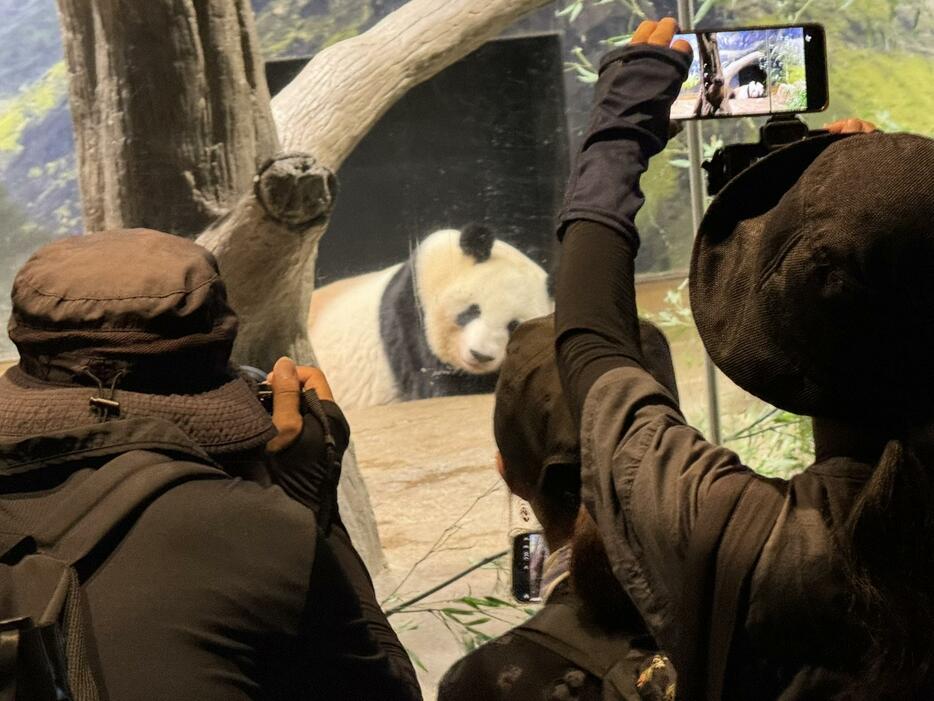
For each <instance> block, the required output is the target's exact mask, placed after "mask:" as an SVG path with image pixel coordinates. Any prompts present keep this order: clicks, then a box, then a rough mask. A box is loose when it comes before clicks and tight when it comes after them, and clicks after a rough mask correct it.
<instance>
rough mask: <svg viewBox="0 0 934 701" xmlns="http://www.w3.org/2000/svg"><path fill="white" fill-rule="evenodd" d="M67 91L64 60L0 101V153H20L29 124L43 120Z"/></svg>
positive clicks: (63, 97) (58, 103)
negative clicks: (17, 92) (14, 93)
mask: <svg viewBox="0 0 934 701" xmlns="http://www.w3.org/2000/svg"><path fill="white" fill-rule="evenodd" d="M67 94H68V83H67V72H66V70H65V63H64V61H59V62H58V63H56V64H55V65H54V66H52V67H51V68H50V69H49V70H48V71H46V73H45V75H43V76H42V78H41V79H40V80H39V81H38V82H36V83H34V84H32V85H31V86H29V88H27V89H26V90H24V91H23V92H21V93H19V94H18V95H17V96H16V97H13V98H9V99H7V100H4V101H3V102H0V152H8V153H9V152H17V151H19V150H20V149H21V148H22V144H21V143H20V137H21V136H22V134H23V131H25V129H26V127H27V126H29V124H30V123H32V122H34V121H38V120H41V119H42V118H43V117H45V116H46V115H47V114H48V113H49V112H50V111H51V110H52V109H53V108H55V107H57V106H58V105H60V104H61V103H62V101H63V100H64V99H65V97H66V96H67Z"/></svg>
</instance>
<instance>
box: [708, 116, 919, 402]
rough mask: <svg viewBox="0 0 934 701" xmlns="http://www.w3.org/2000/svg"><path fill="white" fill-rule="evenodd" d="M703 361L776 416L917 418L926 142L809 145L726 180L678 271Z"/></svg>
mask: <svg viewBox="0 0 934 701" xmlns="http://www.w3.org/2000/svg"><path fill="white" fill-rule="evenodd" d="M690 290H691V306H692V308H693V311H694V318H695V320H696V322H697V328H698V331H699V332H700V336H701V338H702V339H703V341H704V345H705V346H706V347H707V351H708V352H709V354H710V356H711V358H712V359H713V361H714V363H716V365H717V366H718V367H719V368H720V369H721V370H722V371H723V372H724V373H725V374H726V375H727V376H728V377H729V378H730V379H732V380H733V381H734V382H735V383H736V384H738V385H739V386H740V387H742V388H744V389H745V390H747V391H748V392H751V393H752V394H754V395H756V396H758V397H761V398H762V399H764V400H765V401H767V402H770V403H772V404H774V405H776V406H779V407H781V408H783V409H787V410H789V411H793V412H796V413H798V414H806V415H811V416H828V417H837V418H845V419H846V418H848V419H855V418H859V417H860V416H863V417H865V416H866V415H867V414H868V415H871V416H876V415H879V414H881V415H887V416H889V417H891V418H892V419H894V420H895V421H898V420H900V419H902V418H905V417H915V418H917V417H918V416H921V417H923V418H927V417H929V416H930V413H931V407H932V401H934V393H932V390H934V362H932V360H931V355H932V351H934V141H932V140H931V139H928V138H925V137H922V136H915V135H911V134H881V133H875V134H861V135H854V136H846V137H840V136H822V137H816V138H812V139H808V140H805V141H802V142H800V143H797V144H794V145H792V146H788V147H786V148H783V149H781V150H779V151H776V152H775V153H773V154H771V155H770V156H768V157H766V158H764V159H762V160H761V161H759V162H757V163H756V164H755V165H753V166H752V167H751V168H749V169H748V170H746V171H745V172H743V173H742V174H740V175H739V176H738V177H736V178H734V179H733V180H732V181H731V182H730V183H729V184H728V185H727V186H726V188H724V190H723V191H722V192H721V193H720V195H719V196H718V197H717V198H716V200H714V202H713V203H712V204H711V205H710V209H709V210H708V212H707V215H706V216H705V217H704V220H703V222H702V223H701V226H700V231H699V233H698V237H697V240H696V242H695V245H694V254H693V259H692V261H691V280H690Z"/></svg>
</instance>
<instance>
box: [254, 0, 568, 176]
mask: <svg viewBox="0 0 934 701" xmlns="http://www.w3.org/2000/svg"><path fill="white" fill-rule="evenodd" d="M551 2H552V0H410V2H408V3H406V4H405V5H403V6H402V7H401V8H399V9H398V10H396V11H395V12H393V13H392V14H390V15H388V16H387V17H386V18H384V19H383V20H382V21H381V22H379V23H378V24H376V25H375V26H374V27H373V28H372V29H370V30H369V31H367V32H365V33H364V34H361V35H360V36H357V37H353V38H351V39H346V40H344V41H342V42H339V43H337V44H334V45H333V46H329V47H328V48H326V49H324V50H323V51H322V52H320V53H319V54H318V55H316V56H315V57H314V58H313V59H312V60H311V62H310V63H309V64H308V65H307V66H306V67H305V68H304V70H303V71H302V72H301V73H300V74H299V75H298V76H297V77H296V78H295V80H293V81H292V82H291V83H289V85H288V86H286V88H285V89H284V90H282V92H280V93H279V94H278V95H277V96H276V97H275V98H274V99H273V102H272V110H273V116H274V117H275V120H276V126H277V127H278V129H279V137H280V139H281V141H282V145H283V148H286V149H288V150H290V151H307V152H309V153H312V154H314V156H315V158H316V159H317V160H318V162H319V163H321V164H322V165H324V166H326V167H327V168H330V169H331V170H334V171H336V170H337V169H338V168H339V167H340V165H341V163H343V161H344V159H345V158H347V156H348V155H350V152H351V151H353V149H354V147H355V146H356V145H357V144H358V143H359V142H360V139H362V138H363V137H364V136H365V135H366V133H367V132H368V131H369V130H370V129H371V127H372V126H373V125H374V124H375V123H376V122H377V121H378V120H379V118H380V117H382V116H383V114H384V113H385V112H386V110H388V109H389V108H390V107H391V106H392V105H393V104H394V103H395V102H396V101H397V100H398V99H399V98H400V97H401V96H402V95H404V94H405V93H406V92H407V91H408V90H409V89H410V88H412V87H413V86H415V85H418V84H419V83H421V82H423V81H425V80H427V79H428V78H430V77H432V76H433V75H435V74H437V73H438V72H440V71H441V70H443V69H444V68H446V67H447V66H449V65H451V64H452V63H454V62H455V61H457V60H458V59H461V58H463V57H464V56H466V55H467V54H469V53H470V52H472V51H473V50H474V49H477V48H479V47H480V46H481V45H482V44H483V43H484V42H486V41H487V40H489V39H491V38H493V37H495V36H496V35H498V34H499V33H500V32H501V31H502V30H503V29H505V28H506V27H508V26H509V25H510V24H511V23H512V22H514V21H515V20H516V19H518V18H519V17H521V16H522V15H524V14H526V13H528V12H530V11H532V10H534V9H536V8H539V7H542V6H544V5H548V4H550V3H551Z"/></svg>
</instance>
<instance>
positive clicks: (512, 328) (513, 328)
mask: <svg viewBox="0 0 934 701" xmlns="http://www.w3.org/2000/svg"><path fill="white" fill-rule="evenodd" d="M517 328H519V320H518V319H513V320H512V321H510V322H509V324H508V325H507V326H506V330H507V331H509V335H510V336H512V334H514V333H515V332H516V329H517Z"/></svg>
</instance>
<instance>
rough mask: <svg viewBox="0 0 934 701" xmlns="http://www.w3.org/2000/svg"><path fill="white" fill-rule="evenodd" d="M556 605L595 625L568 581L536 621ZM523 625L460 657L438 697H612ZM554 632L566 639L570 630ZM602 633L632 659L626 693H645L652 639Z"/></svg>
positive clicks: (505, 700) (470, 700)
mask: <svg viewBox="0 0 934 701" xmlns="http://www.w3.org/2000/svg"><path fill="white" fill-rule="evenodd" d="M555 606H568V607H571V608H573V609H574V610H575V611H577V612H578V620H579V621H580V624H579V625H581V626H582V627H586V628H587V629H588V630H593V629H594V624H593V623H588V622H585V617H584V614H583V613H582V612H581V611H580V601H579V599H578V597H577V595H576V594H575V593H574V591H573V589H572V587H571V586H570V583H569V582H568V581H567V580H565V581H563V582H560V583H559V584H558V585H557V586H556V587H555V589H554V591H553V593H552V594H551V596H550V597H548V600H547V602H546V603H545V606H544V608H543V609H542V611H540V612H539V613H538V614H536V616H534V617H533V618H532V619H531V620H532V621H534V620H536V619H537V618H541V617H542V615H543V613H544V611H545V609H548V607H555ZM522 628H523V626H519V627H518V628H516V629H513V630H511V631H509V632H507V633H505V634H504V635H502V636H500V637H499V638H496V639H495V640H493V641H491V642H489V643H486V644H485V645H483V646H482V647H479V648H477V649H476V650H474V651H473V652H471V653H470V654H469V655H467V656H466V657H464V658H463V659H461V660H459V661H458V662H456V663H455V664H454V665H453V666H452V667H451V668H450V669H449V670H448V671H447V673H446V674H445V675H444V678H443V679H442V680H441V684H440V686H439V688H438V701H530V700H532V699H543V700H546V701H552V700H553V701H563V700H564V699H574V700H575V701H601V700H602V699H604V698H606V697H605V696H604V693H603V690H604V681H603V680H602V679H601V678H599V677H597V676H595V675H593V674H591V673H589V672H587V671H586V670H584V669H581V667H580V666H579V665H577V664H575V663H574V662H572V661H571V660H569V659H568V658H567V657H564V656H562V655H560V654H558V653H557V652H556V651H555V650H553V649H551V648H550V647H547V646H546V645H543V644H540V643H539V642H537V641H536V639H535V638H534V637H527V636H525V635H523V634H522ZM548 632H549V633H550V634H551V635H553V636H554V637H556V638H558V639H559V640H560V639H561V637H562V634H563V632H564V631H562V630H550V631H548ZM564 633H565V634H566V632H564ZM601 635H602V636H603V637H604V638H605V639H609V640H613V641H615V642H616V643H618V645H619V650H620V655H619V659H620V660H621V661H622V660H626V659H630V658H631V659H632V665H631V668H632V674H631V679H627V682H628V688H627V690H626V692H627V695H626V696H625V698H629V699H638V698H640V696H639V693H638V692H637V690H636V679H637V673H638V672H637V671H636V670H639V671H641V669H642V668H643V667H648V666H649V662H650V661H651V660H652V657H653V655H654V654H655V652H656V651H655V650H654V646H652V645H651V639H649V638H646V637H644V636H641V637H637V636H633V635H623V634H620V635H607V634H602V633H601ZM629 667H630V666H627V669H628V668H629ZM627 676H629V675H627ZM646 698H652V697H651V696H646Z"/></svg>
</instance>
